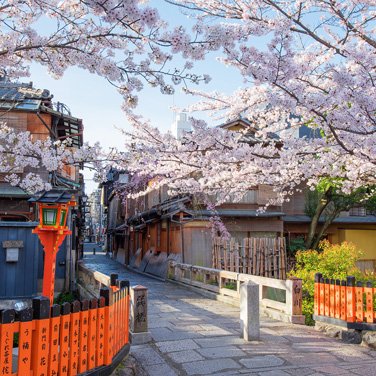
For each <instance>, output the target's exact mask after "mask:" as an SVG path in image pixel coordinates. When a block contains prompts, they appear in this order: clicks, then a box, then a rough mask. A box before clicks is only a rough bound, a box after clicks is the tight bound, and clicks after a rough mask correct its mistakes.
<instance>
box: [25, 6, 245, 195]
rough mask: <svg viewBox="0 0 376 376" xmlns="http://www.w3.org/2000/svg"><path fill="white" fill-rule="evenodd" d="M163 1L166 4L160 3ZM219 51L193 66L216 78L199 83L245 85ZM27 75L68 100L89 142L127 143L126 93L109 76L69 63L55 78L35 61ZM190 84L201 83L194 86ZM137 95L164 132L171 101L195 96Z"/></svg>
mask: <svg viewBox="0 0 376 376" xmlns="http://www.w3.org/2000/svg"><path fill="white" fill-rule="evenodd" d="M151 3H152V5H157V6H159V11H160V14H161V16H162V17H164V18H165V19H167V20H168V22H169V23H170V24H175V25H179V24H180V25H186V26H187V27H189V25H190V24H191V21H189V20H188V19H187V17H186V16H184V15H183V14H181V12H179V10H177V9H176V8H175V7H173V8H171V7H170V6H168V5H167V4H166V3H164V2H163V1H162V0H155V1H152V2H151ZM160 4H164V5H163V6H162V8H161V7H160ZM215 56H216V54H211V55H210V56H209V57H208V59H207V60H206V61H205V62H199V63H197V64H196V65H195V68H194V69H193V71H194V72H195V73H207V74H209V75H210V76H211V77H212V81H211V82H210V83H209V84H207V85H204V84H202V85H200V86H199V88H200V89H205V90H208V91H213V90H218V91H221V92H226V93H231V92H233V91H234V90H236V89H237V88H239V87H240V86H242V85H243V81H242V78H241V76H240V74H239V73H237V72H236V71H235V70H234V69H233V68H228V67H225V66H223V65H222V64H220V63H219V62H216V60H215ZM176 65H177V66H179V65H180V66H182V65H183V62H182V60H181V59H180V58H177V59H176ZM29 80H30V81H33V83H34V86H35V87H38V88H45V89H48V90H50V91H51V92H52V93H53V94H54V101H59V102H62V103H64V104H66V105H67V106H68V107H69V108H70V110H71V112H72V115H73V116H76V117H78V118H82V119H83V122H84V127H85V133H84V139H85V141H88V142H90V143H93V142H95V141H100V142H101V144H102V145H103V146H104V147H117V148H119V149H122V148H123V141H122V138H121V136H119V132H118V131H117V130H116V129H115V127H118V128H128V129H129V125H128V124H127V122H126V119H125V116H124V113H123V112H122V110H121V108H120V107H121V103H122V97H121V96H120V94H118V92H117V91H116V88H114V87H113V86H112V85H110V84H109V83H108V82H107V81H106V80H105V79H103V78H101V77H98V76H95V75H92V74H90V73H88V72H86V71H84V70H82V69H78V68H70V69H68V70H67V71H66V73H65V75H64V76H63V78H61V79H60V80H55V79H53V78H52V77H50V76H49V75H48V73H47V72H46V69H45V68H44V67H42V66H40V65H36V64H33V65H32V67H31V76H30V78H29ZM190 87H194V88H198V86H196V85H193V86H190ZM139 97H140V99H139V107H138V109H137V112H138V113H140V114H142V115H143V116H144V117H146V118H148V119H150V120H151V121H152V124H154V125H155V126H157V127H158V128H160V129H162V130H165V131H167V130H169V129H170V127H171V124H172V122H173V120H174V114H173V111H172V110H171V107H172V106H173V105H175V106H178V107H184V106H186V105H188V104H190V103H193V102H194V99H193V98H192V97H191V96H187V95H185V94H183V93H182V92H181V89H180V88H179V87H177V88H176V93H175V94H174V95H173V96H168V95H162V94H161V93H160V91H159V89H152V88H145V89H144V90H143V91H142V92H141V93H140V94H139ZM85 177H87V179H88V180H87V182H86V189H87V191H88V192H90V191H92V190H93V189H94V188H95V184H94V183H93V182H92V181H90V180H89V179H90V174H89V173H87V172H85Z"/></svg>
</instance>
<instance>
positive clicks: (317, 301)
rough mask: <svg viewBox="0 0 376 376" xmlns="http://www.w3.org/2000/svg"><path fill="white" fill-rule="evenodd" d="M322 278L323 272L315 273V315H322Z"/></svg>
mask: <svg viewBox="0 0 376 376" xmlns="http://www.w3.org/2000/svg"><path fill="white" fill-rule="evenodd" d="M321 278H322V274H321V273H316V274H315V293H314V298H313V299H314V300H313V307H314V308H313V312H314V314H315V315H320V280H321Z"/></svg>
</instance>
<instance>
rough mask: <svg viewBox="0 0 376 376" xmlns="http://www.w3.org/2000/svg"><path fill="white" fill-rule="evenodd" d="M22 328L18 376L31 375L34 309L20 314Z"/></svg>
mask: <svg viewBox="0 0 376 376" xmlns="http://www.w3.org/2000/svg"><path fill="white" fill-rule="evenodd" d="M18 319H19V320H20V328H19V335H18V369H17V374H18V376H21V375H22V376H30V375H31V340H32V335H33V309H32V308H31V307H30V308H25V309H23V310H22V311H20V312H18Z"/></svg>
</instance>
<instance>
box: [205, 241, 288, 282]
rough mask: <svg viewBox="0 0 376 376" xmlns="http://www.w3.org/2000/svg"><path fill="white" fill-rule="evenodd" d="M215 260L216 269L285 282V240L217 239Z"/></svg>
mask: <svg viewBox="0 0 376 376" xmlns="http://www.w3.org/2000/svg"><path fill="white" fill-rule="evenodd" d="M212 257H213V268H214V269H221V270H227V271H230V272H236V273H244V274H252V275H257V276H262V277H269V278H278V279H286V264H287V260H286V240H285V238H245V239H243V241H242V242H241V243H239V242H237V241H236V240H235V239H234V238H231V240H230V241H227V240H225V239H222V238H215V239H214V241H213V250H212Z"/></svg>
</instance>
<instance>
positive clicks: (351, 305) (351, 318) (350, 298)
mask: <svg viewBox="0 0 376 376" xmlns="http://www.w3.org/2000/svg"><path fill="white" fill-rule="evenodd" d="M346 301H347V304H346V306H347V312H346V321H348V322H355V317H356V316H355V277H347V288H346Z"/></svg>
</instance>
